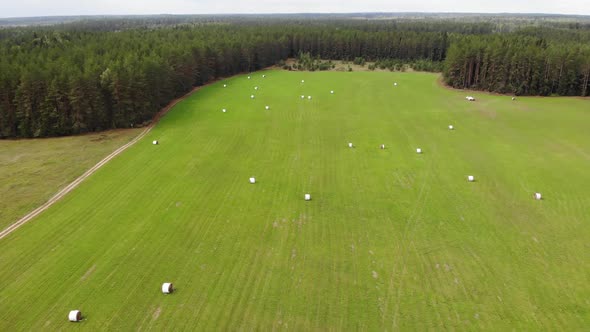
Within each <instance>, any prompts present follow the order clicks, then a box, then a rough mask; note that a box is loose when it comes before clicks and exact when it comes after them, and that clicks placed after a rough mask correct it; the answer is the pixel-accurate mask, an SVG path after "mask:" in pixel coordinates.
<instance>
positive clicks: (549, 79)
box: [0, 14, 590, 138]
mask: <svg viewBox="0 0 590 332" xmlns="http://www.w3.org/2000/svg"><path fill="white" fill-rule="evenodd" d="M379 15H380V14H372V16H370V17H354V16H353V15H352V14H351V15H349V16H342V15H316V16H306V15H300V16H293V15H276V16H272V15H251V16H154V17H116V18H112V17H111V18H108V17H104V18H80V19H79V20H77V21H74V22H68V21H67V20H66V22H65V23H60V21H56V22H57V23H53V24H50V25H47V26H28V27H27V26H25V27H6V28H0V138H12V137H49V136H62V135H71V134H79V133H85V132H93V131H100V130H106V129H112V128H129V127H137V126H142V125H145V124H146V123H147V122H149V121H150V120H151V118H152V117H153V116H154V114H155V113H156V112H158V110H159V109H161V108H162V107H163V106H164V105H166V104H167V103H169V102H170V101H171V100H172V99H174V98H176V97H178V96H181V95H183V94H185V93H186V92H188V91H190V90H191V89H192V88H193V87H195V86H200V85H203V84H206V83H207V82H211V81H212V80H215V79H217V78H221V77H227V76H231V75H234V74H237V73H245V72H251V71H255V70H258V69H261V68H265V67H268V66H271V65H274V64H277V63H281V62H283V61H284V60H285V59H287V58H290V57H297V56H299V55H300V54H303V53H305V54H310V55H311V56H313V57H319V58H322V59H332V60H347V61H353V60H355V59H359V58H362V59H363V61H365V60H366V61H371V62H373V61H375V62H377V63H380V64H383V63H396V64H397V63H408V64H411V63H420V64H421V65H420V67H419V68H417V69H422V70H423V69H424V68H426V69H428V68H431V69H432V68H443V77H444V80H445V82H446V83H447V84H448V85H450V86H452V87H456V88H470V89H478V90H485V91H492V92H500V93H510V94H516V95H542V96H549V95H562V96H589V95H590V82H589V78H590V19H588V18H586V17H559V16H556V17H538V16H530V17H529V16H507V17H496V16H485V15H484V16H475V15H467V16H464V17H455V16H452V15H449V14H447V15H444V14H441V15H442V17H439V16H435V15H432V16H428V15H427V17H417V16H419V14H415V15H409V14H408V15H405V16H401V17H393V18H383V17H381V16H379ZM28 21H34V20H32V19H28V20H25V21H24V22H25V23H26V22H28ZM47 21H51V20H47V19H45V20H44V21H43V22H47ZM10 22H12V23H11V24H12V25H19V24H25V23H23V22H19V21H18V20H11V21H10ZM1 23H2V21H1V20H0V24H1ZM428 63H431V64H433V65H425V64H428ZM396 68H397V67H396Z"/></svg>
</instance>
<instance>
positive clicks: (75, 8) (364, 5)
mask: <svg viewBox="0 0 590 332" xmlns="http://www.w3.org/2000/svg"><path fill="white" fill-rule="evenodd" d="M0 1H2V2H5V3H4V4H2V5H1V8H0V17H19V16H53V15H100V14H164V13H166V14H211V13H311V12H313V13H320V12H321V13H339V12H408V11H418V12H485V13H501V12H509V13H560V14H581V15H590V5H589V3H588V0H560V1H555V0H538V1H529V0H495V1H473V0H446V1H436V0H423V1H415V0H398V1H391V0H364V1H359V0H355V1H353V0H299V1H295V0H285V1H276V0H259V1H240V0H215V1H214V0H166V1H161V0H51V1H43V0H20V1H11V2H8V1H10V0H0Z"/></svg>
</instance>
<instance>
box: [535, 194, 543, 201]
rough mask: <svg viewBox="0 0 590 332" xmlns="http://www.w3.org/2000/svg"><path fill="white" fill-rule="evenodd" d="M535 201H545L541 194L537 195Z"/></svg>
mask: <svg viewBox="0 0 590 332" xmlns="http://www.w3.org/2000/svg"><path fill="white" fill-rule="evenodd" d="M535 199H536V200H538V201H540V200H541V199H543V196H541V193H535Z"/></svg>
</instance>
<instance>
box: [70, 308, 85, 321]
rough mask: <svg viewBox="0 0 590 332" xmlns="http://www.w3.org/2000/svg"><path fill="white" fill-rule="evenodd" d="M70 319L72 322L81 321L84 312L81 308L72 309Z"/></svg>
mask: <svg viewBox="0 0 590 332" xmlns="http://www.w3.org/2000/svg"><path fill="white" fill-rule="evenodd" d="M68 320H69V321H70V322H79V321H81V320H82V312H80V310H72V311H70V313H69V314H68Z"/></svg>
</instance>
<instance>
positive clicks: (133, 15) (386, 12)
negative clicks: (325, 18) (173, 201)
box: [0, 11, 590, 20]
mask: <svg viewBox="0 0 590 332" xmlns="http://www.w3.org/2000/svg"><path fill="white" fill-rule="evenodd" d="M353 14H361V15H362V14H365V15H366V14H429V15H433V14H446V15H452V14H456V15H499V16H502V15H529V16H533V15H535V16H577V17H588V18H590V14H567V13H542V12H538V13H535V12H445V11H441V12H428V11H393V12H388V11H374V12H372V11H367V12H357V11H351V12H275V13H256V12H252V13H246V12H243V13H202V14H198V13H186V14H173V13H157V14H64V15H40V16H5V17H0V20H4V19H31V18H67V17H71V18H75V17H125V16H131V17H141V16H144V17H145V16H255V15H262V16H271V15H353Z"/></svg>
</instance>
